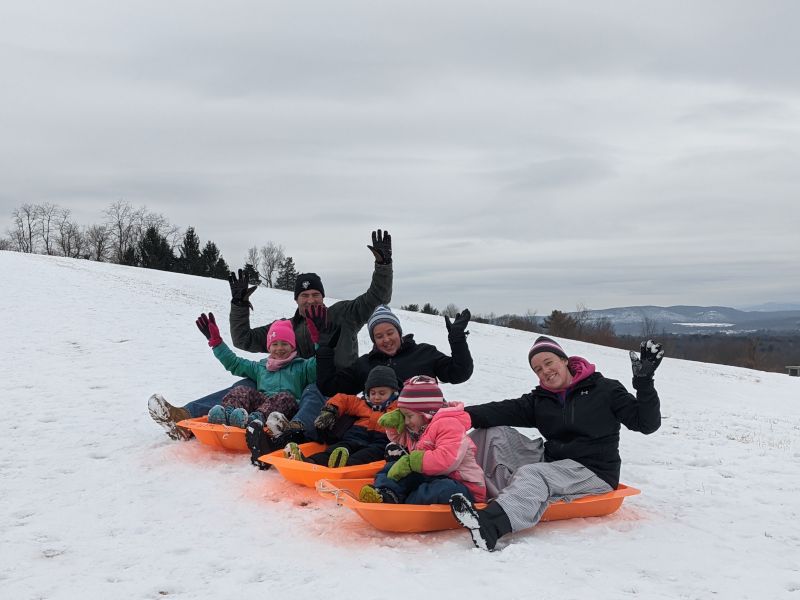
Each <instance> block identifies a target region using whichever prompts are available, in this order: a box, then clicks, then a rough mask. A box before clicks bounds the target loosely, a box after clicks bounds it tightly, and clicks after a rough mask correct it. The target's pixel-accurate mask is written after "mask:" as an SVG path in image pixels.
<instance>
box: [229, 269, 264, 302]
mask: <svg viewBox="0 0 800 600" xmlns="http://www.w3.org/2000/svg"><path fill="white" fill-rule="evenodd" d="M228 283H229V284H230V286H231V304H233V305H234V306H249V307H250V309H251V310H252V309H253V305H252V304H250V294H252V293H253V292H255V291H256V288H258V286H257V285H254V286H253V287H248V286H249V285H250V284H249V283H248V281H247V276H246V275H245V274H244V271H242V270H241V269H239V277H238V278H237V277H236V273H234V272H233V271H231V272H230V273H228Z"/></svg>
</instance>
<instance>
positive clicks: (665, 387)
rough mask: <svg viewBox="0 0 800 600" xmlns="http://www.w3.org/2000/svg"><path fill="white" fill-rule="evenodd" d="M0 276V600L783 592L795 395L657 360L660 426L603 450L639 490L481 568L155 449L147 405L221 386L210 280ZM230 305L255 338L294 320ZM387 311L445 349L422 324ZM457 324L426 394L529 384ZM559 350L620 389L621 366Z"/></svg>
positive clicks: (223, 461)
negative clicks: (460, 339) (467, 364)
mask: <svg viewBox="0 0 800 600" xmlns="http://www.w3.org/2000/svg"><path fill="white" fill-rule="evenodd" d="M397 267H398V268H400V269H402V257H398V262H397ZM323 275H324V274H323ZM368 276H369V275H368V274H367V273H365V274H364V284H365V286H366V284H367V282H368ZM0 281H2V293H0V314H1V315H2V316H3V327H2V333H3V336H2V337H3V353H2V365H3V369H2V377H1V378H0V392H1V393H2V395H1V396H0V397H2V406H3V409H4V410H3V411H2V414H3V416H4V418H3V429H4V433H3V435H2V436H0V597H2V598H3V599H6V598H8V599H12V598H13V599H15V600H16V599H20V600H21V599H26V598H31V599H32V598H81V599H88V598H186V599H198V598H214V599H220V598H263V597H268V598H278V599H280V598H290V597H291V598H370V599H372V598H375V599H378V598H401V597H403V598H405V597H424V598H460V599H463V598H487V597H491V598H504V599H505V598H533V597H540V598H553V597H559V598H583V599H585V598H626V597H642V598H711V597H714V598H778V597H798V595H800V550H799V548H800V525H798V517H799V516H800V515H799V514H798V513H800V508H799V507H800V494H799V493H798V492H800V445H798V440H799V439H800V379H798V378H789V377H788V376H785V375H780V374H770V373H761V372H757V371H749V370H745V369H737V368H729V367H721V366H712V365H706V364H700V363H692V362H685V361H678V360H670V359H669V358H667V359H665V361H664V363H663V364H662V366H661V368H660V369H659V371H658V373H657V387H658V390H659V392H660V394H661V398H662V405H663V413H664V417H665V418H664V422H663V425H662V427H661V429H660V430H659V431H658V432H656V433H655V434H653V435H651V436H643V435H641V434H637V433H631V432H627V431H625V432H624V433H623V437H622V456H623V461H624V465H623V470H622V481H623V482H625V483H628V484H631V485H634V486H636V487H639V488H641V489H642V490H643V494H642V495H641V496H636V497H634V498H629V499H628V500H626V502H625V503H624V505H623V507H622V509H621V510H620V511H618V512H617V513H615V514H614V515H612V516H610V517H606V518H602V519H584V520H574V521H567V522H564V521H562V522H556V523H551V524H542V525H540V526H539V527H537V528H535V529H534V530H531V531H528V532H525V533H521V534H517V535H514V536H512V537H511V538H510V540H509V541H510V543H508V544H505V547H504V549H503V550H502V551H501V552H497V553H494V554H488V553H484V552H481V551H478V550H475V549H473V548H472V544H471V542H470V540H469V537H468V536H467V535H466V534H465V533H463V532H462V531H452V532H443V533H436V534H429V535H389V534H385V533H381V532H378V531H374V530H372V529H370V527H369V526H368V525H366V524H365V523H364V522H362V521H361V520H360V519H359V518H358V517H357V516H356V515H355V514H353V513H351V512H349V511H348V510H346V509H344V508H337V507H336V506H335V505H334V503H333V502H332V501H330V500H328V499H323V498H321V497H319V496H317V495H316V494H315V493H314V492H313V491H311V490H307V489H304V488H299V487H296V486H293V485H291V484H288V483H286V482H284V481H283V480H282V479H281V477H280V475H278V474H277V473H275V472H272V471H269V472H260V471H258V470H256V469H254V468H253V467H251V466H250V464H249V461H248V460H247V458H246V457H245V456H243V455H228V454H223V453H217V452H213V451H210V450H207V449H206V448H204V447H203V446H201V445H200V444H198V443H197V442H190V443H177V442H171V441H169V440H168V439H167V438H166V436H164V435H163V433H162V432H161V430H160V429H159V428H158V427H156V426H155V425H154V424H153V423H152V422H151V421H150V418H149V416H148V414H147V410H146V401H147V398H148V396H149V395H150V394H151V393H153V392H156V391H158V392H161V393H163V394H164V395H165V396H166V397H167V398H168V399H170V400H172V401H174V402H176V403H182V402H184V401H188V400H191V399H193V398H195V397H197V396H198V395H201V394H203V393H205V392H208V391H212V390H216V389H219V388H221V387H223V386H225V385H226V384H228V382H230V381H231V379H232V378H231V377H230V376H229V375H228V374H227V373H226V372H225V371H224V370H223V369H222V368H221V367H220V366H219V364H218V363H217V362H216V360H215V359H214V358H213V356H212V354H211V352H210V350H209V349H208V347H207V345H206V342H205V339H204V338H203V337H202V336H201V335H200V333H199V332H198V331H197V330H196V328H195V325H194V319H195V318H196V316H197V315H198V314H199V313H200V312H201V311H207V310H212V311H215V312H216V313H217V315H218V316H219V317H220V318H219V321H220V323H221V325H222V328H223V336H224V337H225V338H226V339H228V340H229V339H230V336H229V335H228V332H227V326H226V322H227V319H226V318H225V316H226V314H227V306H228V298H229V294H228V286H227V283H226V282H224V281H219V280H210V279H202V278H196V277H188V276H182V275H176V274H171V273H161V272H158V271H150V270H143V269H135V268H126V267H120V266H115V265H106V264H98V263H92V262H87V261H79V260H71V259H61V258H52V257H43V256H26V255H21V254H15V253H9V252H0ZM328 285H329V287H331V288H332V287H333V286H332V285H331V284H330V283H329V284H328ZM329 291H330V293H335V289H330V290H329ZM253 301H254V304H255V307H256V311H255V313H253V319H254V320H255V321H256V322H267V321H269V320H271V319H273V318H275V317H277V316H281V315H288V314H290V312H291V311H292V310H293V306H294V304H293V301H292V296H291V294H289V293H286V292H277V291H271V290H263V289H262V290H259V291H258V292H256V294H255V296H254V298H253ZM399 314H400V317H401V320H402V323H403V328H404V330H405V331H406V332H414V333H415V334H416V337H417V339H418V340H422V341H426V342H431V343H434V344H436V345H437V346H438V347H439V348H441V349H444V350H447V338H446V331H445V327H444V322H443V320H442V319H441V318H439V317H429V316H427V315H420V314H415V313H403V312H399ZM470 329H471V331H472V334H471V335H470V337H469V342H470V346H471V348H472V352H473V355H474V358H475V365H476V369H475V374H474V375H473V377H472V379H471V380H470V381H469V382H467V383H466V384H463V385H460V386H445V393H446V395H447V397H448V398H449V399H452V400H456V399H457V400H463V401H465V402H466V403H470V404H473V403H480V402H484V401H488V400H496V399H501V398H505V397H513V396H517V395H519V394H521V393H523V392H526V391H528V390H529V389H530V388H531V387H533V385H534V383H535V381H534V377H533V374H532V372H531V371H530V369H529V368H528V366H527V365H526V362H525V357H526V354H527V350H528V347H529V346H530V344H531V342H532V339H533V336H532V335H530V334H526V333H524V332H518V331H512V330H508V329H500V328H496V327H491V326H486V325H481V324H473V325H471V327H470ZM360 341H361V348H362V351H366V350H367V349H368V337H367V335H366V332H362V336H361V340H360ZM563 344H564V347H565V348H566V349H567V351H568V352H570V353H573V354H580V355H583V356H586V357H587V358H589V359H590V360H591V361H592V362H595V363H596V364H597V366H598V369H599V370H600V371H602V372H603V373H604V374H605V375H606V376H610V377H614V378H618V379H621V380H622V381H623V382H625V383H626V385H627V384H629V383H630V365H629V361H628V358H627V356H626V354H625V352H622V351H619V350H614V349H607V348H601V347H595V346H591V345H588V344H583V343H578V342H572V341H568V340H564V341H563Z"/></svg>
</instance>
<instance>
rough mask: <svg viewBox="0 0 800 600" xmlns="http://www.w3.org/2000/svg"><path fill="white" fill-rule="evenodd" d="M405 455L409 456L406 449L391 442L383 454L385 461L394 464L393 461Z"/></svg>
mask: <svg viewBox="0 0 800 600" xmlns="http://www.w3.org/2000/svg"><path fill="white" fill-rule="evenodd" d="M404 454H408V452H406V449H405V448H403V447H402V446H401V445H400V444H397V443H395V442H389V443H388V444H386V450H384V452H383V459H384V460H385V461H386V462H392V461H393V460H397V459H398V458H400V457H401V456H403V455H404Z"/></svg>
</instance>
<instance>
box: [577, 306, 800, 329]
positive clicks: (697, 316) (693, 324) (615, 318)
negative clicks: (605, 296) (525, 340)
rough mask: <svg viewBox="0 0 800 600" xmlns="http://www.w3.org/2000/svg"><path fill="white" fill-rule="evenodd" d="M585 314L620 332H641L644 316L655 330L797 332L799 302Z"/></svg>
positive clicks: (640, 308) (627, 309)
mask: <svg viewBox="0 0 800 600" xmlns="http://www.w3.org/2000/svg"><path fill="white" fill-rule="evenodd" d="M766 307H781V309H782V310H768V309H767V308H766ZM784 307H792V308H787V309H784ZM572 314H574V313H572ZM589 316H590V318H591V319H604V318H605V319H608V320H609V321H611V323H612V324H613V325H614V331H616V332H617V333H618V334H621V335H625V334H630V335H636V334H641V333H642V332H643V331H644V329H643V327H644V321H645V319H649V320H650V321H651V322H654V324H655V330H656V331H657V332H661V331H666V332H667V333H678V334H681V333H682V334H686V333H750V332H753V331H758V330H768V331H771V332H774V333H798V334H800V305H790V304H775V303H769V304H763V305H760V306H759V307H751V310H738V309H735V308H730V307H726V306H666V307H664V306H625V307H622V308H606V309H603V310H590V311H589Z"/></svg>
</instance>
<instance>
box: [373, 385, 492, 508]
mask: <svg viewBox="0 0 800 600" xmlns="http://www.w3.org/2000/svg"><path fill="white" fill-rule="evenodd" d="M378 423H379V424H380V425H382V426H383V427H385V428H386V435H387V436H388V437H389V439H390V440H391V441H392V442H394V443H397V444H400V445H401V446H402V447H404V448H406V449H407V450H408V453H407V454H404V455H403V456H401V457H400V458H399V459H398V460H396V461H392V462H388V463H387V464H386V466H385V467H384V468H383V470H381V471H380V472H379V473H378V474H377V475H376V476H375V482H374V484H373V485H366V486H364V487H363V488H362V489H361V492H360V494H359V500H361V502H387V503H396V504H447V502H448V501H449V500H450V496H452V495H453V494H456V493H460V494H464V495H465V496H468V497H469V498H471V499H472V501H473V502H485V501H486V485H485V482H484V474H483V469H481V467H480V466H479V465H478V463H477V461H476V460H475V452H476V449H475V443H474V442H473V441H472V440H471V439H470V438H469V437H468V436H467V430H468V429H469V428H470V426H471V422H470V418H469V416H468V415H467V414H466V413H465V412H464V405H463V404H462V403H461V402H445V400H444V396H443V394H442V390H441V389H440V388H439V385H438V384H437V382H436V379H434V378H433V377H428V376H426V375H418V376H416V377H412V378H410V379H408V380H407V381H406V382H405V383H404V384H403V389H402V390H401V391H400V396H399V398H398V399H397V409H396V410H393V411H391V412H388V413H386V414H385V415H384V416H383V417H381V418H380V420H379V421H378Z"/></svg>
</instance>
